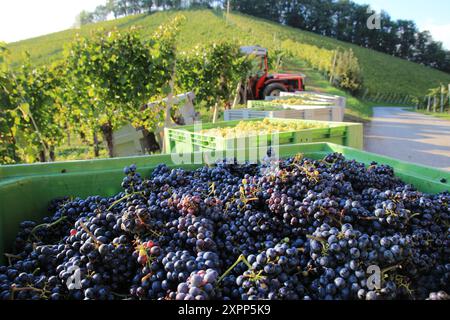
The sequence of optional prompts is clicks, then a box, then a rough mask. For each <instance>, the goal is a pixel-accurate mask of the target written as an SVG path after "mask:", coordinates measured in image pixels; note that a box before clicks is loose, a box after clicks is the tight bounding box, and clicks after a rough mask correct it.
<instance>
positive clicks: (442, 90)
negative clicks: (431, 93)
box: [441, 85, 445, 113]
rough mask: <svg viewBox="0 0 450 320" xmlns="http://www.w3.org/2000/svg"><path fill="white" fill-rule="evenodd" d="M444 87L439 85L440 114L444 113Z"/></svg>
mask: <svg viewBox="0 0 450 320" xmlns="http://www.w3.org/2000/svg"><path fill="white" fill-rule="evenodd" d="M444 90H445V89H444V86H443V85H441V113H443V112H444Z"/></svg>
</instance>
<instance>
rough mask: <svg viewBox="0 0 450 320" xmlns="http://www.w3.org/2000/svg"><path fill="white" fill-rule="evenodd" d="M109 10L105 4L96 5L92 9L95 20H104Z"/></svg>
mask: <svg viewBox="0 0 450 320" xmlns="http://www.w3.org/2000/svg"><path fill="white" fill-rule="evenodd" d="M109 13H110V10H109V9H108V7H107V6H102V5H100V6H97V7H96V8H95V10H94V12H93V13H92V14H93V17H94V21H95V22H99V21H105V20H106V19H107V18H108V15H109Z"/></svg>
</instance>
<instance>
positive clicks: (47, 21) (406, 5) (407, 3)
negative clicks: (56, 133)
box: [0, 0, 450, 49]
mask: <svg viewBox="0 0 450 320" xmlns="http://www.w3.org/2000/svg"><path fill="white" fill-rule="evenodd" d="M105 2H106V1H105V0H0V41H6V42H14V41H19V40H23V39H27V38H31V37H36V36H39V35H44V34H47V33H52V32H57V31H61V30H65V29H68V28H70V27H72V26H73V24H74V22H75V16H76V15H77V14H78V13H79V12H81V11H82V10H93V9H94V8H95V7H96V6H97V5H99V4H104V3H105ZM354 2H357V3H363V4H369V5H371V6H372V7H373V8H374V9H375V10H377V11H379V10H380V9H384V10H385V11H387V12H388V13H389V14H390V15H391V17H392V18H394V19H410V20H414V21H415V22H416V23H417V25H418V26H419V28H420V29H421V30H429V31H430V32H431V34H432V35H433V37H434V38H435V39H436V40H439V41H442V42H443V43H444V46H445V47H446V48H447V49H450V14H449V13H450V1H449V0H428V1H423V0H354Z"/></svg>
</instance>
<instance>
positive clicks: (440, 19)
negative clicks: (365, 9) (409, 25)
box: [353, 0, 450, 49]
mask: <svg viewBox="0 0 450 320" xmlns="http://www.w3.org/2000/svg"><path fill="white" fill-rule="evenodd" d="M353 2H356V3H359V4H369V5H370V6H371V7H372V8H373V9H375V10H377V11H380V10H381V9H384V10H385V11H386V12H387V13H389V15H390V16H391V18H392V19H395V20H396V19H407V20H413V21H415V22H416V24H417V26H418V27H419V29H420V30H428V31H430V32H431V34H432V36H433V38H434V39H435V40H438V41H442V43H443V44H444V47H446V48H447V49H450V1H449V0H428V1H424V0H353Z"/></svg>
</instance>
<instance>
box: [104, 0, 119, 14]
mask: <svg viewBox="0 0 450 320" xmlns="http://www.w3.org/2000/svg"><path fill="white" fill-rule="evenodd" d="M106 8H107V10H108V12H110V13H111V12H112V14H113V16H114V19H117V18H118V17H119V15H120V13H119V11H120V10H119V5H118V1H117V0H108V1H107V2H106Z"/></svg>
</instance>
